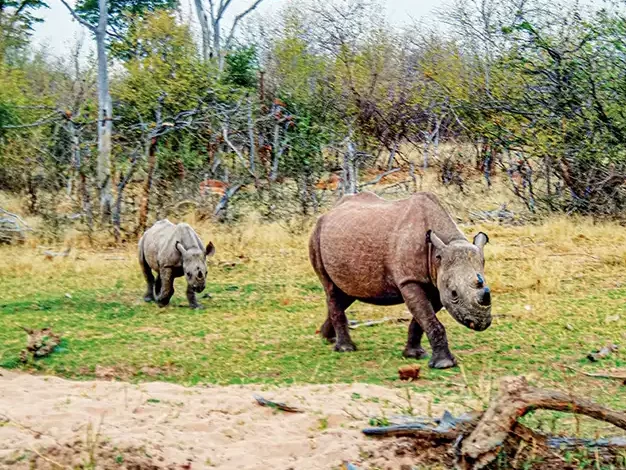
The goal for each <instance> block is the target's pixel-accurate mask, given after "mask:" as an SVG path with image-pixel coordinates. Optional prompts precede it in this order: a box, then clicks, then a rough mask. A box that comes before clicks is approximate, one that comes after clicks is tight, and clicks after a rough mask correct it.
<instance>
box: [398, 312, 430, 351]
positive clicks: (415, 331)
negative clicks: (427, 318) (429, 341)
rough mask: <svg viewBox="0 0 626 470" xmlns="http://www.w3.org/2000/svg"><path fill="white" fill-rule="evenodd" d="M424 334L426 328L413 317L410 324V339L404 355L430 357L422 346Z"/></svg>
mask: <svg viewBox="0 0 626 470" xmlns="http://www.w3.org/2000/svg"><path fill="white" fill-rule="evenodd" d="M423 335H424V330H423V329H422V327H421V326H420V324H419V323H417V321H416V320H415V318H412V319H411V324H410V325H409V339H408V340H407V343H406V347H405V348H404V351H403V352H402V355H403V356H404V357H407V358H413V359H426V358H427V357H428V353H427V352H426V350H425V349H424V348H423V347H422V336H423Z"/></svg>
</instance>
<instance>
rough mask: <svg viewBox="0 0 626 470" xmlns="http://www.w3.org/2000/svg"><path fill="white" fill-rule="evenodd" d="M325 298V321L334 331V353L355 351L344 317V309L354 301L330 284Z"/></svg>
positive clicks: (346, 320)
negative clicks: (326, 312) (326, 315)
mask: <svg viewBox="0 0 626 470" xmlns="http://www.w3.org/2000/svg"><path fill="white" fill-rule="evenodd" d="M326 296H327V299H326V303H327V306H328V319H327V320H326V321H327V322H329V323H330V326H331V327H332V328H333V330H334V331H335V338H336V339H335V351H337V352H350V351H356V346H355V345H354V343H353V342H352V338H350V332H349V330H348V318H347V317H346V309H347V308H348V307H349V306H350V305H352V303H353V302H354V300H355V299H354V298H352V297H349V296H347V295H346V294H344V293H343V292H342V291H341V290H340V289H339V288H338V287H337V286H335V285H334V284H332V283H331V286H329V288H328V289H327V292H326ZM329 320H330V321H329ZM325 324H326V323H325ZM323 326H324V325H322V327H323Z"/></svg>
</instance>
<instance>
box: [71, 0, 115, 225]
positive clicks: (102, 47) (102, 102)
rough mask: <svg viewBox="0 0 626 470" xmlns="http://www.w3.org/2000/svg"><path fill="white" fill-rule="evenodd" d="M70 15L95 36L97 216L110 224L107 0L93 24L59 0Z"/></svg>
mask: <svg viewBox="0 0 626 470" xmlns="http://www.w3.org/2000/svg"><path fill="white" fill-rule="evenodd" d="M61 2H62V3H63V5H65V7H66V8H67V9H68V10H69V12H70V13H71V15H72V16H73V17H74V19H75V20H76V21H78V22H79V23H80V24H81V25H83V26H84V27H85V28H87V29H89V31H91V32H92V33H93V35H94V36H95V38H96V49H97V55H98V162H97V181H98V191H99V193H100V215H101V217H102V222H103V223H110V221H111V214H112V206H113V195H112V191H111V187H112V184H111V135H112V133H113V106H112V103H111V94H110V92H109V68H108V58H107V50H106V41H105V39H106V35H107V24H108V16H109V11H108V9H109V5H108V0H98V10H99V14H98V23H97V24H96V25H95V26H93V25H91V24H89V23H88V22H87V21H85V20H84V19H83V18H81V17H80V16H79V15H78V14H77V13H76V11H75V10H74V9H73V8H72V7H71V6H70V5H69V4H68V3H67V1H66V0H61Z"/></svg>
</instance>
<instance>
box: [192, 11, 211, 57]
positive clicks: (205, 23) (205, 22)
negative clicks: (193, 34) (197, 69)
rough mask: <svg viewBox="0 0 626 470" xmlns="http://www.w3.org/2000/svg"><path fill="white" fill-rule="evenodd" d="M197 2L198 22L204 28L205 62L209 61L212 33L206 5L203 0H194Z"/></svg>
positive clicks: (203, 52) (203, 53)
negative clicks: (203, 4) (205, 8)
mask: <svg viewBox="0 0 626 470" xmlns="http://www.w3.org/2000/svg"><path fill="white" fill-rule="evenodd" d="M194 2H195V4H196V14H197V15H198V22H199V23H200V28H201V30H202V59H203V60H204V63H207V62H208V61H209V49H210V48H211V33H210V31H209V19H208V18H207V15H206V12H205V11H204V7H203V6H202V0H194Z"/></svg>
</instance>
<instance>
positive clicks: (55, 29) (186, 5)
mask: <svg viewBox="0 0 626 470" xmlns="http://www.w3.org/2000/svg"><path fill="white" fill-rule="evenodd" d="M47 1H48V4H49V6H50V8H48V9H44V8H42V9H41V10H40V11H39V12H37V13H36V14H37V16H39V17H42V18H43V19H44V22H43V23H41V24H39V25H37V26H36V30H35V34H34V43H35V47H36V48H37V49H40V48H41V49H45V50H46V51H47V52H48V53H49V54H51V55H53V56H57V57H62V56H67V54H66V51H68V50H69V49H70V47H72V46H73V45H75V44H76V40H77V39H78V38H80V37H81V35H82V38H84V40H85V41H84V46H85V47H84V48H83V54H82V55H83V56H86V55H87V54H88V52H89V50H93V44H92V39H91V37H90V36H89V33H88V32H87V31H86V30H85V28H83V27H82V26H80V25H79V24H78V23H77V22H76V21H72V18H71V16H70V14H69V12H68V11H67V9H66V8H65V7H64V6H63V5H62V4H61V1H60V0H47ZM251 1H252V0H234V1H233V3H232V6H231V8H230V10H229V13H230V15H226V20H227V21H226V23H225V24H226V25H227V24H228V22H229V21H230V20H231V19H232V17H234V15H236V14H237V13H240V12H241V11H242V10H244V9H245V8H246V7H247V6H249V5H250V3H251ZM566 1H572V2H574V1H575V0H566ZM69 2H70V3H74V2H75V0H69ZM180 2H181V6H182V10H183V12H184V14H185V16H186V17H187V20H188V21H190V22H191V24H192V26H193V29H194V31H195V32H196V33H197V32H198V30H199V27H198V22H197V17H196V15H195V11H194V10H192V8H193V0H180ZM288 2H293V3H297V2H298V0H264V2H263V3H262V4H261V6H260V7H259V8H258V9H257V11H256V13H257V14H261V15H262V14H263V13H264V12H272V11H276V10H278V9H280V8H281V7H282V6H284V5H287V4H288ZM378 2H379V3H380V4H382V5H383V6H384V7H385V8H386V13H387V17H388V18H389V21H390V22H391V23H393V24H396V25H404V24H407V23H411V22H413V20H415V21H419V20H424V21H425V22H426V23H428V22H432V21H433V20H434V19H435V14H436V11H437V10H438V9H440V8H442V7H443V6H444V5H445V4H446V3H450V2H451V0H378ZM603 2H604V0H583V1H581V2H579V3H582V4H592V5H596V6H601V5H602V4H603ZM190 12H191V13H192V14H189V13H190Z"/></svg>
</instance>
